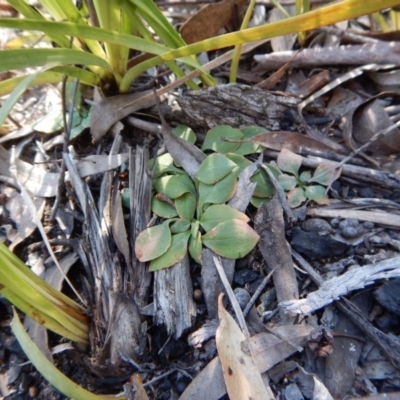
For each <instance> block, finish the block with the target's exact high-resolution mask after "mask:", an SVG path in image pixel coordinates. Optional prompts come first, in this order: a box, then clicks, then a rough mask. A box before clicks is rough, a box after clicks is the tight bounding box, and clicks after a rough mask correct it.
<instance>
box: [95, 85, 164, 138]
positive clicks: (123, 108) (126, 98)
mask: <svg viewBox="0 0 400 400" xmlns="http://www.w3.org/2000/svg"><path fill="white" fill-rule="evenodd" d="M154 104H156V100H155V97H154V94H153V92H152V91H151V90H148V91H144V92H135V93H132V94H121V95H118V96H113V97H107V98H105V99H103V100H101V101H100V102H99V103H98V104H96V105H95V106H94V107H93V111H92V114H91V117H90V129H91V132H92V136H93V139H94V140H95V141H99V140H100V139H101V138H102V137H103V136H104V135H105V134H106V133H107V131H108V130H109V129H110V128H111V126H112V125H114V124H115V123H116V122H118V121H120V120H121V119H122V118H125V117H126V116H128V115H129V114H132V113H133V112H135V111H138V110H140V109H142V108H149V107H152V106H154Z"/></svg>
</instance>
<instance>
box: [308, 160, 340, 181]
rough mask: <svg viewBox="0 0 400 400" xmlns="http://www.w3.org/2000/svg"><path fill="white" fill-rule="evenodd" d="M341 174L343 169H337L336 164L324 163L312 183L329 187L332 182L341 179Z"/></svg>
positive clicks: (315, 172)
mask: <svg viewBox="0 0 400 400" xmlns="http://www.w3.org/2000/svg"><path fill="white" fill-rule="evenodd" d="M341 172H342V168H339V169H337V168H336V164H335V163H332V162H324V163H321V164H320V165H318V167H317V169H316V170H315V171H314V175H313V177H312V179H311V180H310V182H316V183H319V184H321V185H323V186H329V185H330V184H331V183H332V182H334V181H335V180H336V179H338V178H339V176H340V174H341Z"/></svg>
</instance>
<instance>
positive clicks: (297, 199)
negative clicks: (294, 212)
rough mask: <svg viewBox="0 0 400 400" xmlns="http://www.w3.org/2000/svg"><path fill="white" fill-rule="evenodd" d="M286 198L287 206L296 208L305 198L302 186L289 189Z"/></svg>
mask: <svg viewBox="0 0 400 400" xmlns="http://www.w3.org/2000/svg"><path fill="white" fill-rule="evenodd" d="M287 198H288V203H289V207H291V208H296V207H298V206H299V205H301V203H304V202H305V201H306V200H307V198H306V196H305V194H304V190H303V188H300V187H295V188H293V189H291V190H289V192H288V194H287Z"/></svg>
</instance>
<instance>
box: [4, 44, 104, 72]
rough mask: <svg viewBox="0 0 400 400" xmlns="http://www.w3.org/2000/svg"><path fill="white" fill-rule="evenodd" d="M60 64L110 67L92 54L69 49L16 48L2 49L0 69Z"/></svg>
mask: <svg viewBox="0 0 400 400" xmlns="http://www.w3.org/2000/svg"><path fill="white" fill-rule="evenodd" d="M60 64H83V65H96V66H99V67H101V68H105V69H110V68H111V67H110V65H109V64H108V63H107V62H106V61H105V60H103V59H102V58H100V57H97V56H95V55H93V54H90V53H87V52H84V51H79V50H71V49H16V50H3V51H2V56H1V58H0V71H9V70H13V69H22V68H28V67H39V66H51V65H54V66H55V65H60Z"/></svg>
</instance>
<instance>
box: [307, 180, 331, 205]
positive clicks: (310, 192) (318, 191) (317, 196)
mask: <svg viewBox="0 0 400 400" xmlns="http://www.w3.org/2000/svg"><path fill="white" fill-rule="evenodd" d="M325 191H326V189H325V188H324V187H323V186H320V185H311V186H307V187H306V190H305V195H306V197H307V198H309V199H310V200H314V201H315V202H316V203H318V204H321V205H323V204H329V199H328V196H327V195H326V194H325Z"/></svg>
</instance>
